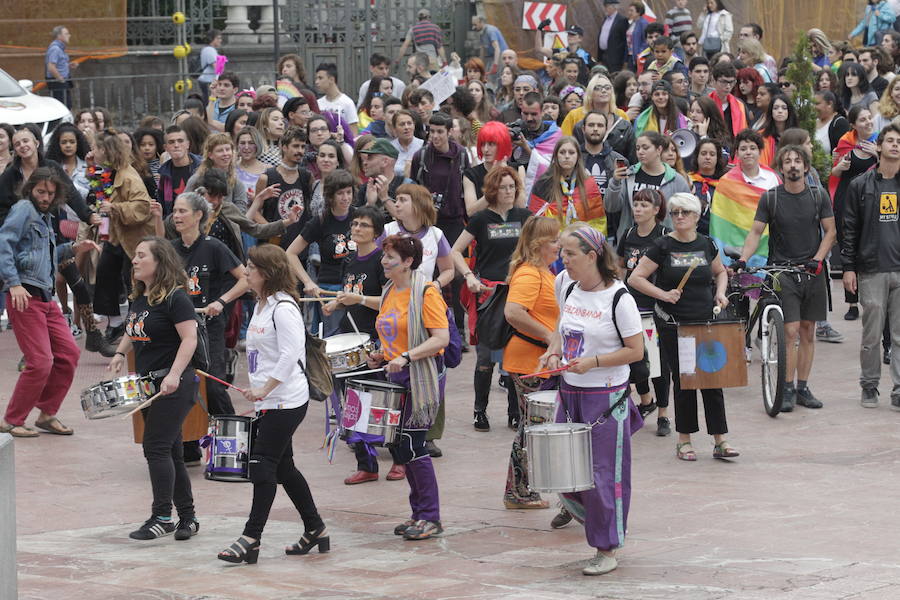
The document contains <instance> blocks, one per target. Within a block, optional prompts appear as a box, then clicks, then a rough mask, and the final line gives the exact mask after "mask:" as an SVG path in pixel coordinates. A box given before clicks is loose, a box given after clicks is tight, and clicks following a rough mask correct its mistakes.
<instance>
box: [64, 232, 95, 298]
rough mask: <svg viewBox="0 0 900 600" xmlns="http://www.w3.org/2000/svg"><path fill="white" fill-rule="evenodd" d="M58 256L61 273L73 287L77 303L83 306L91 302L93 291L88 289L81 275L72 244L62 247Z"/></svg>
mask: <svg viewBox="0 0 900 600" xmlns="http://www.w3.org/2000/svg"><path fill="white" fill-rule="evenodd" d="M57 258H58V260H59V274H60V275H62V276H63V279H65V280H66V284H67V285H68V286H69V287H70V288H72V295H73V296H75V304H79V305H81V306H86V305H88V304H90V303H91V292H90V290H88V286H87V283H85V281H84V279H83V278H82V277H81V271H79V270H78V267H77V266H76V265H75V255H74V254H73V253H72V246H71V245H68V246H66V247H64V248H63V249H61V250H60V251H59V253H58V256H57Z"/></svg>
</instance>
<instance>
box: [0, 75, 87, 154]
mask: <svg viewBox="0 0 900 600" xmlns="http://www.w3.org/2000/svg"><path fill="white" fill-rule="evenodd" d="M31 86H32V82H31V81H28V80H27V79H23V80H22V81H16V80H15V79H13V78H12V77H10V75H9V74H8V73H7V72H6V71H4V70H3V69H0V123H9V124H10V125H13V126H16V125H22V124H23V123H34V124H35V125H37V126H38V127H39V128H40V130H41V134H42V136H43V138H44V143H46V142H47V140H49V139H50V134H51V133H53V129H54V128H55V127H56V126H57V125H59V124H60V123H63V122H67V123H71V122H72V112H71V111H70V110H69V109H68V108H66V105H65V104H63V103H62V102H60V101H59V100H57V99H56V98H52V97H50V96H38V95H37V94H32V93H31V91H30V90H31Z"/></svg>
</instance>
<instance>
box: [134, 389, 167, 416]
mask: <svg viewBox="0 0 900 600" xmlns="http://www.w3.org/2000/svg"><path fill="white" fill-rule="evenodd" d="M160 396H162V392H156V394H154V395H153V396H150V397H149V398H148V399H146V400H144V401H143V402H141V403H140V404H139V405H138V406H137V408H135V409H134V410H133V411H131V412H130V413H128V414H127V415H125V417H130V416H131V415H133V414H134V413H136V412H137V411H139V410H141V409H144V408H147V407H148V406H150V404H151V403H152V402H153V401H154V400H156V399H157V398H159V397H160Z"/></svg>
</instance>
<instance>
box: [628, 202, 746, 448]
mask: <svg viewBox="0 0 900 600" xmlns="http://www.w3.org/2000/svg"><path fill="white" fill-rule="evenodd" d="M668 204H669V214H670V215H671V216H672V221H673V223H674V225H675V230H674V231H672V232H671V233H669V234H668V235H664V236H663V237H661V238H659V239H657V240H656V241H655V242H654V244H653V246H651V247H650V248H649V249H648V250H647V252H646V254H644V257H643V258H641V261H640V262H639V263H638V266H637V268H636V269H635V270H634V271H633V272H632V273H631V277H629V279H628V282H629V284H630V285H631V286H632V287H633V288H634V289H636V290H637V291H639V292H641V293H642V294H646V295H647V296H650V297H652V298H655V299H656V315H655V319H656V329H657V331H659V341H660V351H661V354H662V356H661V358H662V360H663V361H665V362H667V363H668V365H669V369H670V370H671V372H672V384H673V386H674V390H675V392H674V397H675V430H676V431H677V432H678V443H677V445H676V446H675V453H676V456H677V457H678V458H679V459H681V460H687V461H694V460H697V454H696V452H694V447H693V446H692V445H691V434H692V433H696V432H697V431H699V430H700V427H699V425H698V424H697V390H683V389H681V377H680V370H679V366H678V328H677V325H676V323H677V322H679V321H699V320H708V319H710V318H711V317H712V312H713V306H714V305H718V306H719V307H720V308H725V306H727V305H728V299H727V298H726V297H725V286H726V285H727V284H728V275H727V273H726V272H725V267H724V266H722V260H721V259H720V258H719V248H718V246H717V245H716V243H715V242H714V241H713V240H712V239H710V238H708V237H706V236H705V235H703V234H700V233H697V222H698V221H699V220H700V210H701V208H700V200H699V199H698V198H697V197H696V196H694V195H693V194H683V193H679V194H674V195H673V196H672V197H671V198H669V201H668ZM692 265H693V267H692ZM654 273H656V285H654V284H653V283H650V281H649V279H650V277H651V276H652V275H653V274H654ZM687 273H690V277H688V279H687V282H686V283H685V284H684V285H683V287H682V285H680V282H681V281H682V280H683V278H684V276H685V274H687ZM713 281H714V282H715V285H716V289H715V296H714V295H713V289H712V287H711V284H712V282H713ZM700 393H701V394H702V395H703V413H704V415H705V416H706V431H707V433H709V434H710V435H711V436H713V438H714V439H715V447H714V449H713V457H714V458H734V457H737V456H739V454H738V452H737V450H735V449H734V448H732V447H731V445H730V444H729V443H728V442H727V441H725V437H724V435H725V434H726V433H728V423H727V422H726V421H725V396H724V394H723V393H722V388H715V389H705V390H700Z"/></svg>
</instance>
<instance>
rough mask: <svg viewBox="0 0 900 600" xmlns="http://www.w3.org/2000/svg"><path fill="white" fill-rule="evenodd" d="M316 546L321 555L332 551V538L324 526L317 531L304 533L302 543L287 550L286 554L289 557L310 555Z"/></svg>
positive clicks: (292, 545) (285, 550)
mask: <svg viewBox="0 0 900 600" xmlns="http://www.w3.org/2000/svg"><path fill="white" fill-rule="evenodd" d="M316 546H318V547H319V554H324V553H326V552H328V551H329V550H331V538H330V537H329V536H328V535H327V534H326V530H325V526H324V525H322V526H321V527H319V528H318V529H316V530H315V531H304V532H303V537H302V538H300V541H299V542H297V543H296V544H291V545H290V546H288V547H287V548H285V549H284V553H285V554H287V555H289V556H290V555H297V554H309V551H310V550H312V549H313V548H315V547H316Z"/></svg>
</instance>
